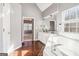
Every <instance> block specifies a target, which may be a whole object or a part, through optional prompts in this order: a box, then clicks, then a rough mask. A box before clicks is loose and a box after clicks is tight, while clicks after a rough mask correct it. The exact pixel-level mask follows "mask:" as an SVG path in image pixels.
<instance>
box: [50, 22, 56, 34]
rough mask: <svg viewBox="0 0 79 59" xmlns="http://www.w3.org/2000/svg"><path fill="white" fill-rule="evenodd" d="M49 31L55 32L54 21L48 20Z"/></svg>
mask: <svg viewBox="0 0 79 59" xmlns="http://www.w3.org/2000/svg"><path fill="white" fill-rule="evenodd" d="M50 31H51V32H52V33H54V32H55V21H50Z"/></svg>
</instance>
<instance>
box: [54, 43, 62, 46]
mask: <svg viewBox="0 0 79 59" xmlns="http://www.w3.org/2000/svg"><path fill="white" fill-rule="evenodd" d="M61 45H62V44H55V45H54V47H57V46H61Z"/></svg>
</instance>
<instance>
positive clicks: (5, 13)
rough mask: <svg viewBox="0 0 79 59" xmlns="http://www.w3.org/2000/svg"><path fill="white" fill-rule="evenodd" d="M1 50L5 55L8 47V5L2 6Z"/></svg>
mask: <svg viewBox="0 0 79 59" xmlns="http://www.w3.org/2000/svg"><path fill="white" fill-rule="evenodd" d="M2 18H3V50H4V52H5V53H6V52H7V51H8V49H9V45H10V5H9V4H7V3H6V4H3V14H2Z"/></svg>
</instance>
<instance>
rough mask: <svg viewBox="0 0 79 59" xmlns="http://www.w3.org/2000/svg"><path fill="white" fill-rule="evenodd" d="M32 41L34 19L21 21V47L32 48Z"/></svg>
mask: <svg viewBox="0 0 79 59" xmlns="http://www.w3.org/2000/svg"><path fill="white" fill-rule="evenodd" d="M33 41H34V19H33V18H25V19H24V20H23V39H22V42H23V43H22V47H32V46H33Z"/></svg>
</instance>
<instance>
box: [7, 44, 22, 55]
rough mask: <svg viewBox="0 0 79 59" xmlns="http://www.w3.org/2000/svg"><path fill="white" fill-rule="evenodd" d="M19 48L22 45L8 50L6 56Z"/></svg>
mask: <svg viewBox="0 0 79 59" xmlns="http://www.w3.org/2000/svg"><path fill="white" fill-rule="evenodd" d="M21 47H22V45H19V46H17V47H16V48H13V49H11V50H9V51H8V55H10V53H12V52H13V51H15V50H16V49H18V48H21Z"/></svg>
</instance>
